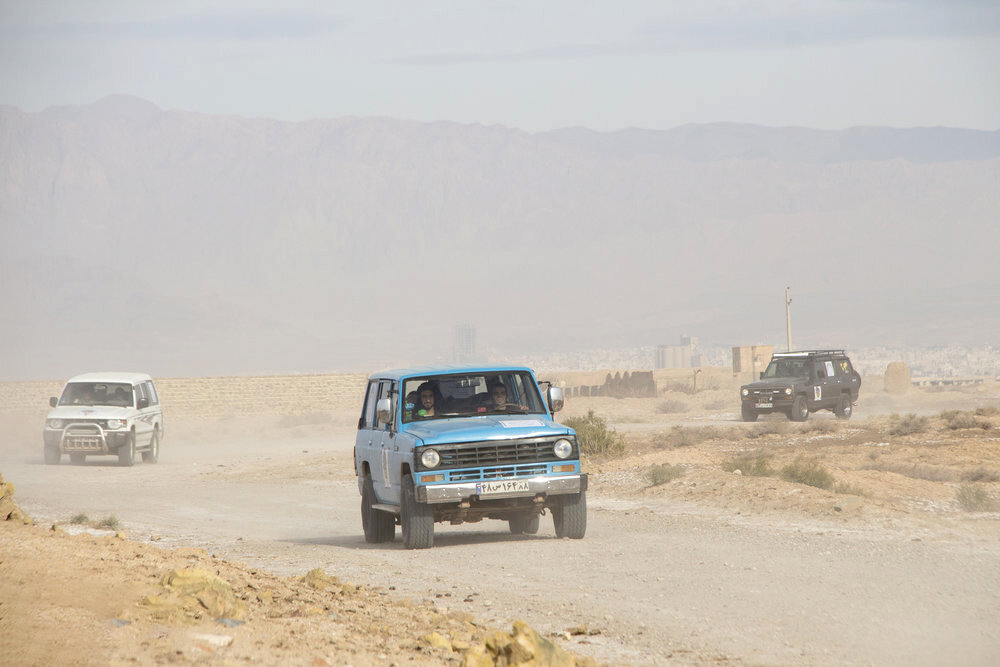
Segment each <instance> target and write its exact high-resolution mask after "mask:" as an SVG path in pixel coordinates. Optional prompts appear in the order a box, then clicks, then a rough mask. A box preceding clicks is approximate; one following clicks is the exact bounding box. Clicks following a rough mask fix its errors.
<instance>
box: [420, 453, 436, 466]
mask: <svg viewBox="0 0 1000 667" xmlns="http://www.w3.org/2000/svg"><path fill="white" fill-rule="evenodd" d="M420 462H421V463H422V464H424V467H426V468H434V467H437V464H439V463H441V455H440V454H438V453H437V450H435V449H425V450H424V451H423V453H422V454H421V455H420Z"/></svg>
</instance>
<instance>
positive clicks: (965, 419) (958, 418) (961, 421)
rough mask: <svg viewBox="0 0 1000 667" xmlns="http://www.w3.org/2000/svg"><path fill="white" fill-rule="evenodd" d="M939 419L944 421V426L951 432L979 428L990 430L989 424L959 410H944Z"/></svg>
mask: <svg viewBox="0 0 1000 667" xmlns="http://www.w3.org/2000/svg"><path fill="white" fill-rule="evenodd" d="M941 417H942V418H943V419H944V420H945V426H946V427H947V428H949V429H951V430H952V431H958V430H961V429H966V428H981V429H984V430H988V429H989V428H990V426H991V425H990V423H989V422H987V421H983V420H981V419H977V418H976V416H975V415H974V414H972V413H971V412H964V411H960V410H946V411H944V412H942V413H941Z"/></svg>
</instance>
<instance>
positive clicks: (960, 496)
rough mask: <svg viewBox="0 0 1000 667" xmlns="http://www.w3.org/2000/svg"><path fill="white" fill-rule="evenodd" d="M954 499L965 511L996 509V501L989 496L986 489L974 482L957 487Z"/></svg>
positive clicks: (989, 510) (990, 510)
mask: <svg viewBox="0 0 1000 667" xmlns="http://www.w3.org/2000/svg"><path fill="white" fill-rule="evenodd" d="M955 499H956V500H957V501H958V504H959V506H960V507H961V508H962V509H964V510H965V511H966V512H992V511H994V510H996V509H997V502H996V501H995V500H993V499H992V498H990V496H989V494H987V493H986V489H984V488H983V487H981V486H976V485H975V484H963V485H962V486H960V487H958V491H956V492H955Z"/></svg>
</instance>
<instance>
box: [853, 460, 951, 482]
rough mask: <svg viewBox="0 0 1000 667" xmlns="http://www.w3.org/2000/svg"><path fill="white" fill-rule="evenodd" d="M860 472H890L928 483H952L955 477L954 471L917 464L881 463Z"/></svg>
mask: <svg viewBox="0 0 1000 667" xmlns="http://www.w3.org/2000/svg"><path fill="white" fill-rule="evenodd" d="M862 470H877V471H879V472H892V473H896V474H897V475H902V476H904V477H909V478H910V479H923V480H926V481H928V482H954V481H955V480H956V477H957V475H956V474H955V471H953V470H950V469H948V468H942V467H939V466H928V465H920V464H919V463H914V464H912V465H903V464H898V463H897V464H889V463H882V464H879V465H869V466H864V467H863V468H862Z"/></svg>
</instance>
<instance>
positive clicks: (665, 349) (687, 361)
mask: <svg viewBox="0 0 1000 667" xmlns="http://www.w3.org/2000/svg"><path fill="white" fill-rule="evenodd" d="M699 366H701V354H700V353H699V352H698V339H697V338H695V337H693V336H681V344H680V345H659V346H657V348H656V368H698V367H699Z"/></svg>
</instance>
